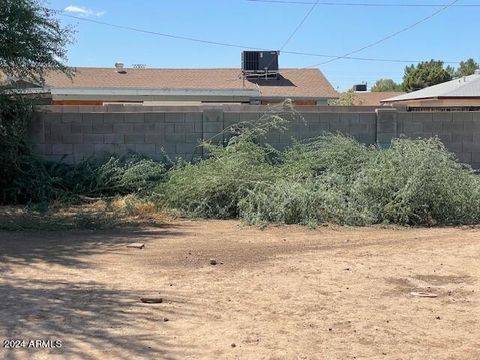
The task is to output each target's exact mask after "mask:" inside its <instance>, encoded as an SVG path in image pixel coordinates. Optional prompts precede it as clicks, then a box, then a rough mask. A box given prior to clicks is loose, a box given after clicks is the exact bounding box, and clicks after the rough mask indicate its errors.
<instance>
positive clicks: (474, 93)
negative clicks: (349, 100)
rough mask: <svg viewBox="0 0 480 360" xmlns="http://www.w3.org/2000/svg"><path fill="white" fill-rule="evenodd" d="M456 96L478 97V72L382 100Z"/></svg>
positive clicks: (479, 76) (479, 92)
mask: <svg viewBox="0 0 480 360" xmlns="http://www.w3.org/2000/svg"><path fill="white" fill-rule="evenodd" d="M477 72H478V70H477ZM457 97H460V98H468V97H474V98H478V97H480V73H475V74H473V75H470V76H465V77H462V78H459V79H454V80H451V81H447V82H444V83H442V84H438V85H434V86H430V87H427V88H425V89H422V90H418V91H413V92H411V93H408V94H404V95H400V96H395V97H391V98H387V99H385V100H383V102H396V101H407V100H417V99H431V98H457Z"/></svg>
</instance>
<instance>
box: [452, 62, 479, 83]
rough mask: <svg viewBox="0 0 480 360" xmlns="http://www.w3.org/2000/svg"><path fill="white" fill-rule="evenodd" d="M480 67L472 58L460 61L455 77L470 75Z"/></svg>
mask: <svg viewBox="0 0 480 360" xmlns="http://www.w3.org/2000/svg"><path fill="white" fill-rule="evenodd" d="M478 68H479V65H478V63H477V62H476V61H475V60H473V59H472V58H470V59H467V60H465V61H461V62H460V66H459V67H458V69H457V70H456V71H455V77H457V78H459V77H462V76H468V75H472V74H473V73H475V70H477V69H478Z"/></svg>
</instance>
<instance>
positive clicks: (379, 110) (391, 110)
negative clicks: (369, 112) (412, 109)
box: [375, 108, 398, 114]
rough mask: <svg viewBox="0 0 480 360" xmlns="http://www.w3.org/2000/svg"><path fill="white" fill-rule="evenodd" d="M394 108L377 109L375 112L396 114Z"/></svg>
mask: <svg viewBox="0 0 480 360" xmlns="http://www.w3.org/2000/svg"><path fill="white" fill-rule="evenodd" d="M397 111H398V110H397V109H396V108H377V109H375V112H376V113H377V114H378V113H379V112H397Z"/></svg>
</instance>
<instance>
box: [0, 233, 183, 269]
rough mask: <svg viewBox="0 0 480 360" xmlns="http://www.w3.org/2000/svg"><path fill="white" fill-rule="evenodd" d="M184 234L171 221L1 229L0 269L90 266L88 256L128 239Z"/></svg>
mask: <svg viewBox="0 0 480 360" xmlns="http://www.w3.org/2000/svg"><path fill="white" fill-rule="evenodd" d="M184 226H185V225H182V227H184ZM183 234H184V232H183V231H181V230H180V229H179V227H178V226H177V225H170V224H164V225H161V226H157V227H156V228H152V229H145V228H134V229H117V230H113V231H112V230H110V231H87V230H83V231H68V232H67V231H64V232H40V233H33V232H9V231H0V271H7V270H8V269H9V267H10V266H11V265H13V264H16V265H25V266H31V265H33V264H35V263H37V262H46V263H51V264H59V265H63V266H67V267H76V268H87V267H88V266H89V264H88V262H86V261H85V256H88V255H94V254H99V253H104V252H106V251H108V252H112V251H116V250H119V249H123V248H124V247H125V246H126V245H127V244H129V243H132V242H142V241H143V240H145V239H146V238H152V239H153V241H168V239H171V238H175V237H179V236H182V235H183Z"/></svg>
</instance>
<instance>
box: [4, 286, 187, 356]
mask: <svg viewBox="0 0 480 360" xmlns="http://www.w3.org/2000/svg"><path fill="white" fill-rule="evenodd" d="M3 280H4V281H3V284H2V285H0V294H1V302H0V319H1V322H0V334H2V337H3V338H4V339H43V340H48V339H50V340H56V339H59V340H62V342H63V346H62V348H60V349H41V350H39V349H18V350H5V349H2V350H3V352H6V354H4V355H6V358H8V359H25V358H27V357H26V356H27V355H28V356H30V358H32V357H31V356H32V355H35V358H42V356H43V357H44V358H45V359H50V358H53V357H54V356H55V355H56V356H58V357H59V358H63V357H65V358H72V357H73V358H80V359H99V358H105V357H108V358H116V359H131V358H149V359H150V358H151V359H154V358H165V359H173V358H179V356H178V354H180V353H181V354H183V355H185V354H189V355H192V356H193V355H194V349H185V348H182V349H180V348H178V347H177V346H176V345H175V338H174V336H172V335H171V334H169V327H168V326H169V323H168V322H164V321H163V320H164V316H165V313H168V310H167V311H165V307H168V304H156V305H147V304H143V303H141V302H139V301H138V291H137V292H135V293H132V292H129V291H120V290H114V289H107V288H105V287H104V286H100V285H99V284H98V283H94V282H86V283H75V284H74V283H71V282H62V281H35V282H34V283H32V282H31V281H30V280H26V279H3ZM167 296H168V297H169V298H172V299H173V298H176V299H177V300H176V301H177V302H182V314H181V315H182V316H192V317H193V316H196V310H195V305H193V304H192V305H191V306H190V305H189V303H188V302H187V301H186V299H184V298H181V297H179V296H176V297H175V295H174V294H173V293H169V294H167ZM162 305H163V306H162ZM37 356H38V357H37Z"/></svg>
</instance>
